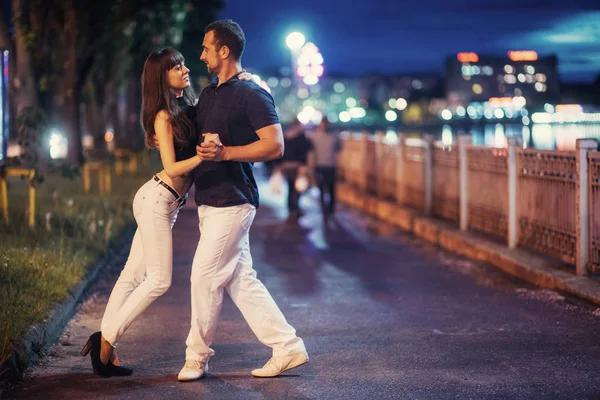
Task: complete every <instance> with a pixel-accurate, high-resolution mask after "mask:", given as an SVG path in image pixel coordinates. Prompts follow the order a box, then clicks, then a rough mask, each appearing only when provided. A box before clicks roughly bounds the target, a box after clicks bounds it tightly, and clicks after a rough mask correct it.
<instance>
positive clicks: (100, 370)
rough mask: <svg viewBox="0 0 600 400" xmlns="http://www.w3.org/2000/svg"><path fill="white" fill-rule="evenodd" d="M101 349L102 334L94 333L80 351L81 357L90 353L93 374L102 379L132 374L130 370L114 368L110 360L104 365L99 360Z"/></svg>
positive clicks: (119, 367)
mask: <svg viewBox="0 0 600 400" xmlns="http://www.w3.org/2000/svg"><path fill="white" fill-rule="evenodd" d="M101 347H102V333H101V332H95V333H93V334H92V335H91V336H90V337H89V339H88V341H87V342H86V344H85V345H84V346H83V349H81V355H82V356H84V357H85V356H87V355H88V353H90V360H91V361H92V368H93V370H94V374H96V375H98V376H101V377H102V378H109V377H111V376H129V375H131V374H132V373H133V370H132V369H130V368H125V367H121V366H116V365H114V364H113V363H112V361H110V360H109V361H108V363H107V364H104V363H103V362H102V361H101V360H100V349H101Z"/></svg>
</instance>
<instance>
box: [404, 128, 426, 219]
mask: <svg viewBox="0 0 600 400" xmlns="http://www.w3.org/2000/svg"><path fill="white" fill-rule="evenodd" d="M402 163H403V180H404V182H402V183H401V184H403V185H404V192H403V193H404V198H403V202H404V204H406V205H407V206H410V207H415V208H419V209H422V207H423V204H424V203H425V174H424V172H425V171H424V170H425V143H424V142H423V141H421V140H418V139H417V140H415V139H411V140H410V142H408V141H407V142H406V143H405V147H404V152H403V154H402Z"/></svg>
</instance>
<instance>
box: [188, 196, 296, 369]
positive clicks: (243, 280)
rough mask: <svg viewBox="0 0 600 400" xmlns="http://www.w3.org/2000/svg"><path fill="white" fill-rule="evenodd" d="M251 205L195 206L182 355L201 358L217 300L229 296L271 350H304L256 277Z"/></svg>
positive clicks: (205, 353)
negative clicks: (195, 244) (188, 313)
mask: <svg viewBox="0 0 600 400" xmlns="http://www.w3.org/2000/svg"><path fill="white" fill-rule="evenodd" d="M255 214H256V209H255V208H254V207H253V206H252V205H250V204H242V205H239V206H232V207H209V206H200V207H198V219H199V224H200V242H199V243H198V248H197V249H196V254H195V256H194V261H193V264H192V277H191V284H192V321H191V329H190V333H189V335H188V337H187V340H186V345H187V349H186V354H185V356H186V359H188V360H200V361H204V360H207V359H208V358H209V357H210V356H212V355H214V350H213V349H211V348H210V345H211V344H212V342H213V339H214V336H215V329H216V327H217V322H218V319H219V313H220V311H221V305H222V303H223V289H227V292H228V293H229V295H230V296H231V299H232V300H233V302H234V303H235V305H236V306H237V307H238V308H239V309H240V311H241V312H242V315H243V316H244V318H245V320H246V322H247V323H248V325H249V326H250V329H252V332H254V334H255V335H256V337H257V338H258V340H260V341H261V343H263V344H265V345H266V346H269V347H271V348H272V349H273V356H276V357H277V356H285V355H289V354H294V353H298V352H301V351H305V347H304V343H303V342H302V339H300V338H299V337H297V336H296V330H295V329H294V328H293V327H292V326H290V324H288V323H287V321H286V320H285V317H284V316H283V314H282V313H281V311H280V310H279V307H277V304H275V301H273V298H272V297H271V295H270V294H269V292H268V290H267V288H265V286H264V285H263V284H262V282H261V281H259V280H258V279H257V278H256V271H255V270H254V269H253V268H252V257H251V255H250V242H249V235H248V233H249V231H250V225H252V221H253V220H254V216H255Z"/></svg>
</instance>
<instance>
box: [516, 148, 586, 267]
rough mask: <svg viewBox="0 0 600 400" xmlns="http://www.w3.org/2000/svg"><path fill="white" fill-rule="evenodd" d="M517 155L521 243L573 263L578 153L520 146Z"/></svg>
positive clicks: (575, 232) (574, 254)
mask: <svg viewBox="0 0 600 400" xmlns="http://www.w3.org/2000/svg"><path fill="white" fill-rule="evenodd" d="M517 154H518V164H517V168H518V203H519V204H518V214H519V215H518V218H519V245H520V246H523V247H528V248H530V249H533V250H537V251H540V252H543V253H546V254H549V255H552V256H555V257H558V258H560V259H562V260H564V261H567V262H570V263H574V262H575V256H576V255H577V247H576V236H577V220H576V214H577V211H576V210H577V208H576V206H577V181H576V179H577V166H576V164H577V160H576V156H575V153H574V152H567V151H539V150H524V149H520V150H518V153H517Z"/></svg>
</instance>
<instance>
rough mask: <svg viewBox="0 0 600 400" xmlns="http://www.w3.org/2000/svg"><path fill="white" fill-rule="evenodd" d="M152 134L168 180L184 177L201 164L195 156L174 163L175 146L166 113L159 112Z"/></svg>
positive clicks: (200, 160)
mask: <svg viewBox="0 0 600 400" xmlns="http://www.w3.org/2000/svg"><path fill="white" fill-rule="evenodd" d="M154 132H156V139H157V140H158V146H157V148H158V149H159V151H160V159H161V161H162V164H163V168H164V169H165V172H166V173H167V175H168V176H169V178H175V177H177V176H179V175H185V174H187V173H188V172H190V171H191V170H193V169H194V168H196V167H197V166H198V165H200V163H201V162H202V159H201V158H200V157H199V156H198V155H195V156H193V157H191V158H188V159H187V160H182V161H175V145H174V142H173V127H172V126H171V123H170V122H169V117H168V114H167V112H166V111H160V112H159V113H158V114H157V115H156V119H155V120H154Z"/></svg>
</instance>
